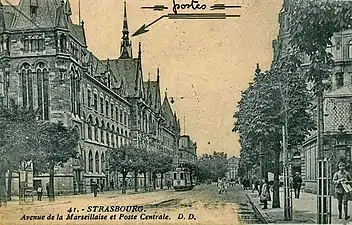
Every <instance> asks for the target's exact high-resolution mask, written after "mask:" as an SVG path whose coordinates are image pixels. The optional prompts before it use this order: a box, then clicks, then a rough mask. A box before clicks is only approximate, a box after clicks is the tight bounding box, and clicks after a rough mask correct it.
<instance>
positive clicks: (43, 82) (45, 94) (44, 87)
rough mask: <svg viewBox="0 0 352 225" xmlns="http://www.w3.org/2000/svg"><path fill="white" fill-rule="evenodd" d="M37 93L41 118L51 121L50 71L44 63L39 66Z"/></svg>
mask: <svg viewBox="0 0 352 225" xmlns="http://www.w3.org/2000/svg"><path fill="white" fill-rule="evenodd" d="M37 93H38V109H39V111H40V112H41V114H40V117H41V119H44V120H49V71H48V70H47V69H46V68H45V65H44V63H39V64H38V66H37Z"/></svg>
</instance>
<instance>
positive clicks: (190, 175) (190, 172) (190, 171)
mask: <svg viewBox="0 0 352 225" xmlns="http://www.w3.org/2000/svg"><path fill="white" fill-rule="evenodd" d="M189 178H190V179H191V186H192V185H193V177H192V170H189Z"/></svg>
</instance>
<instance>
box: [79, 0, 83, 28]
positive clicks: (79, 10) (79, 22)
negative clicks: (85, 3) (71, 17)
mask: <svg viewBox="0 0 352 225" xmlns="http://www.w3.org/2000/svg"><path fill="white" fill-rule="evenodd" d="M81 21H82V20H81V0H78V23H80V22H81ZM82 22H83V21H82ZM82 27H83V24H82Z"/></svg>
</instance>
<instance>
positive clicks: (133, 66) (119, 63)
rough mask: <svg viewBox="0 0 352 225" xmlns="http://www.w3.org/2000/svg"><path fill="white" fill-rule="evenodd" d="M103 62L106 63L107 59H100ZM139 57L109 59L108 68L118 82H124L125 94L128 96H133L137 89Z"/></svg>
mask: <svg viewBox="0 0 352 225" xmlns="http://www.w3.org/2000/svg"><path fill="white" fill-rule="evenodd" d="M102 62H103V63H104V64H105V63H107V60H103V61H102ZM138 67H139V59H138V58H130V59H112V60H110V70H111V71H112V73H113V74H114V76H115V78H116V80H117V81H118V83H120V84H121V82H124V84H125V87H126V91H127V95H128V96H129V97H134V96H136V95H137V94H138V93H137V92H138V90H137V86H138V85H137V82H138V81H136V79H137V76H140V75H138V73H139V72H138V70H139V68H138Z"/></svg>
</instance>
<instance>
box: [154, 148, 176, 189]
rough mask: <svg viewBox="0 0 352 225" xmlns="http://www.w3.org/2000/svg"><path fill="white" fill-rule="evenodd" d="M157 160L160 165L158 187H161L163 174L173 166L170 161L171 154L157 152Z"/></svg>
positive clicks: (171, 159) (171, 160)
mask: <svg viewBox="0 0 352 225" xmlns="http://www.w3.org/2000/svg"><path fill="white" fill-rule="evenodd" d="M157 155H158V161H159V164H160V167H159V168H158V172H159V173H160V180H161V181H160V184H161V186H160V189H163V179H164V174H165V173H167V172H170V171H172V169H173V166H172V162H173V158H172V156H170V155H168V154H165V153H163V152H158V153H157Z"/></svg>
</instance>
